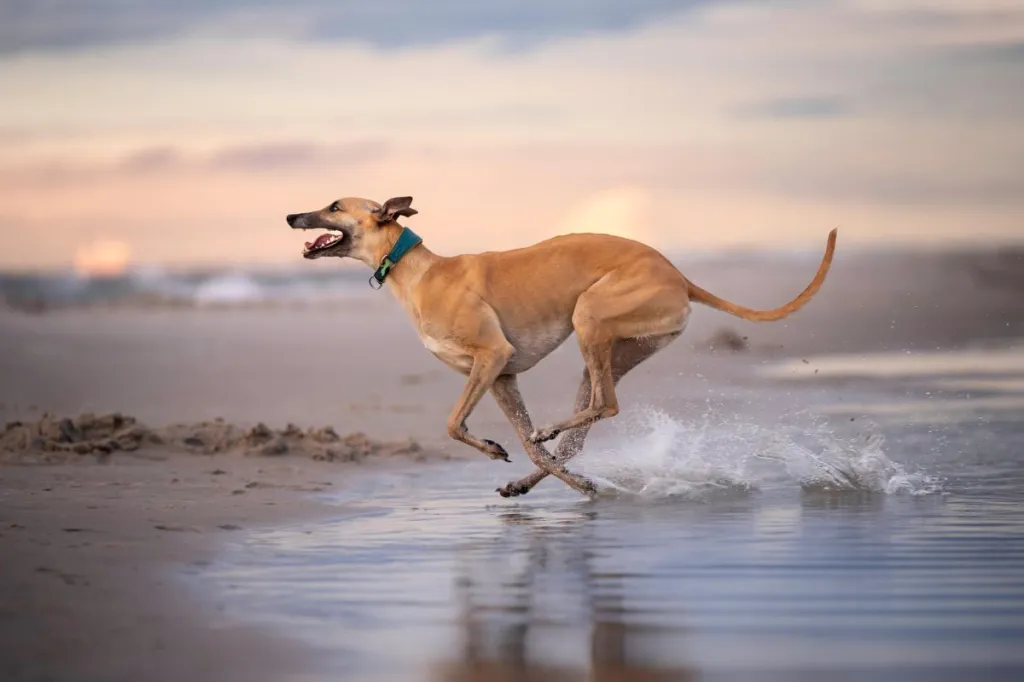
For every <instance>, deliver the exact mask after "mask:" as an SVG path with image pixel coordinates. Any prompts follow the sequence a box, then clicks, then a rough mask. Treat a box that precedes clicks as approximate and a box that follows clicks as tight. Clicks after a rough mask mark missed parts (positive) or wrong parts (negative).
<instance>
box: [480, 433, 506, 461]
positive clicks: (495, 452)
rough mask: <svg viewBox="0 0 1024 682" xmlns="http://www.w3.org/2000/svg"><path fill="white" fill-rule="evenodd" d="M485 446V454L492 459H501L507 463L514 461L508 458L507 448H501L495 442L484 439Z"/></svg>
mask: <svg viewBox="0 0 1024 682" xmlns="http://www.w3.org/2000/svg"><path fill="white" fill-rule="evenodd" d="M484 445H485V446H486V448H487V449H486V450H484V453H485V454H486V455H487V456H488V457H490V458H491V459H500V460H503V461H505V462H511V461H512V460H511V459H509V458H508V452H507V451H506V450H505V448H503V447H501V446H500V445H498V444H497V443H495V442H494V441H493V440H491V439H489V438H484Z"/></svg>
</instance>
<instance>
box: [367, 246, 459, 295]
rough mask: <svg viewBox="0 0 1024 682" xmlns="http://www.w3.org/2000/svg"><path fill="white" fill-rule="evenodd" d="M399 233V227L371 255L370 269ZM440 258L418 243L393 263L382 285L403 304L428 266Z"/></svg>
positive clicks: (387, 251) (385, 253) (387, 250)
mask: <svg viewBox="0 0 1024 682" xmlns="http://www.w3.org/2000/svg"><path fill="white" fill-rule="evenodd" d="M401 233H402V228H401V227H399V229H397V230H395V231H394V238H393V239H389V240H388V241H387V243H385V244H382V245H381V247H380V248H379V249H378V250H379V253H374V254H373V256H374V260H373V265H371V266H370V267H372V268H374V269H376V268H377V266H378V265H379V264H380V262H381V260H383V258H384V256H386V255H387V254H388V253H390V251H391V249H392V248H393V247H394V245H395V243H396V242H397V241H398V236H399V235H400V234H401ZM440 258H441V257H440V256H438V255H437V254H435V253H434V252H432V251H431V250H430V249H428V248H427V246H426V245H425V244H424V243H423V242H420V243H419V244H417V245H416V246H414V247H412V248H411V249H410V250H409V251H407V252H406V253H405V255H404V256H402V258H401V259H400V260H399V261H398V262H397V263H395V265H394V266H393V267H392V268H391V270H390V271H389V272H388V275H387V279H385V280H384V283H385V284H386V285H387V286H388V287H389V288H390V289H391V293H392V294H394V295H395V297H396V298H398V299H399V300H401V301H402V302H403V303H404V302H405V301H406V300H408V299H409V296H410V294H411V292H412V291H413V290H414V289H415V288H416V286H417V285H418V284H419V281H420V279H421V278H422V277H423V273H425V272H426V271H427V270H428V269H430V266H431V265H433V264H434V263H436V262H437V261H438V260H440Z"/></svg>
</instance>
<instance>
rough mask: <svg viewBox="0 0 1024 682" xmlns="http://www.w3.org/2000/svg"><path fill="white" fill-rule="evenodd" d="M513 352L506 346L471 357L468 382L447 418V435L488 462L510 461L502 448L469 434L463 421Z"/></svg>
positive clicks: (486, 349)
mask: <svg viewBox="0 0 1024 682" xmlns="http://www.w3.org/2000/svg"><path fill="white" fill-rule="evenodd" d="M514 352H515V350H514V349H513V348H512V346H510V345H509V344H508V343H506V344H505V345H504V346H499V347H497V348H483V349H480V350H479V351H477V353H476V354H475V355H474V357H473V368H472V369H471V370H470V372H469V380H468V381H466V386H465V387H464V388H463V389H462V395H461V396H460V397H459V401H458V402H457V403H456V404H455V408H454V409H453V410H452V413H451V416H449V417H448V435H449V436H451V437H452V438H453V439H455V440H457V441H459V442H462V443H465V444H466V445H470V446H472V447H474V448H476V449H477V450H479V451H480V452H482V453H484V454H485V455H487V456H488V457H490V458H491V459H503V460H505V461H506V462H508V461H510V460H509V458H508V453H507V452H506V451H505V448H503V447H501V446H500V445H498V444H497V443H495V442H494V441H493V440H488V439H480V438H477V437H476V436H474V435H472V434H471V433H470V432H469V430H468V429H467V428H466V419H468V418H469V415H470V413H471V412H472V411H473V408H475V407H476V406H477V403H479V402H480V399H481V398H482V397H483V396H484V393H486V392H487V390H488V389H489V388H490V387H491V385H492V384H493V383H494V380H495V379H496V378H497V377H498V375H499V374H500V373H501V371H502V369H504V367H505V365H506V364H507V363H508V361H509V358H511V357H512V354H513V353H514Z"/></svg>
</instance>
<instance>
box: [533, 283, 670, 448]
mask: <svg viewBox="0 0 1024 682" xmlns="http://www.w3.org/2000/svg"><path fill="white" fill-rule="evenodd" d="M647 280H648V276H647V274H646V273H645V272H629V271H623V272H620V271H615V272H612V273H609V274H608V275H606V276H605V277H604V278H602V279H601V280H599V281H598V282H596V283H595V284H594V285H593V286H592V287H590V289H588V290H587V291H585V292H583V294H582V295H580V297H579V299H578V300H577V302H576V309H575V311H574V312H573V316H572V324H573V329H574V330H575V332H576V337H577V339H578V341H579V345H580V352H581V353H582V355H583V361H584V363H585V364H586V367H587V371H588V372H589V373H590V380H591V395H590V404H589V405H587V406H586V407H585V408H584V409H582V410H578V411H577V412H575V413H574V414H573V415H572V416H571V417H569V418H568V419H565V420H563V421H561V422H557V423H555V424H552V425H550V426H545V427H542V428H539V429H537V430H535V431H534V432H533V433H532V434H531V435H530V440H532V441H533V442H535V443H543V442H545V441H548V440H551V439H552V438H555V437H556V436H558V434H560V433H561V432H563V431H567V430H569V429H577V428H580V427H584V426H589V425H591V424H593V423H594V422H596V421H599V420H601V419H608V418H609V417H614V416H615V415H616V414H618V413H619V403H618V399H617V398H616V395H615V381H614V379H613V376H612V349H613V347H614V345H615V343H616V342H618V341H621V340H625V339H630V338H663V337H666V335H672V334H676V335H678V334H679V333H680V332H682V330H683V329H684V328H685V327H686V318H687V316H688V314H689V311H690V305H689V302H688V301H687V299H686V289H685V284H684V281H683V280H682V279H681V278H680V279H679V281H678V282H671V283H666V284H662V285H659V286H656V287H652V286H650V285H649V283H648V281H647Z"/></svg>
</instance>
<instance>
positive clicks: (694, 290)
mask: <svg viewBox="0 0 1024 682" xmlns="http://www.w3.org/2000/svg"><path fill="white" fill-rule="evenodd" d="M836 232H837V230H832V231H831V232H829V233H828V243H827V244H826V246H825V255H824V257H823V258H822V259H821V265H819V266H818V272H817V274H815V275H814V279H812V280H811V283H810V284H808V285H807V288H806V289H804V290H803V291H801V292H800V295H799V296H797V297H796V298H794V299H793V300H792V301H790V302H789V303H787V304H786V305H784V306H781V307H779V308H774V309H773V310H754V309H752V308H745V307H743V306H741V305H736V304H735V303H730V302H729V301H726V300H725V299H722V298H719V297H717V296H715V295H714V294H712V293H710V292H708V291H705V290H704V289H701V288H700V287H699V286H697V285H696V284H694V283H693V282H691V281H690V280H686V283H687V286H688V288H689V292H690V300H693V301H697V302H698V303H703V304H704V305H709V306H711V307H712V308H717V309H718V310H721V311H723V312H726V313H729V314H730V315H735V316H736V317H740V318H742V319H744V320H750V321H752V322H773V321H775V320H781V319H782V318H784V317H787V316H789V315H791V314H793V313H795V312H796V311H797V310H799V309H800V308H802V307H804V305H806V304H807V302H808V301H810V300H811V298H812V297H813V296H814V294H816V293H818V289H820V288H821V284H822V282H824V281H825V275H827V274H828V269H829V267H830V266H831V265H832V254H833V253H834V252H835V250H836Z"/></svg>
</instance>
